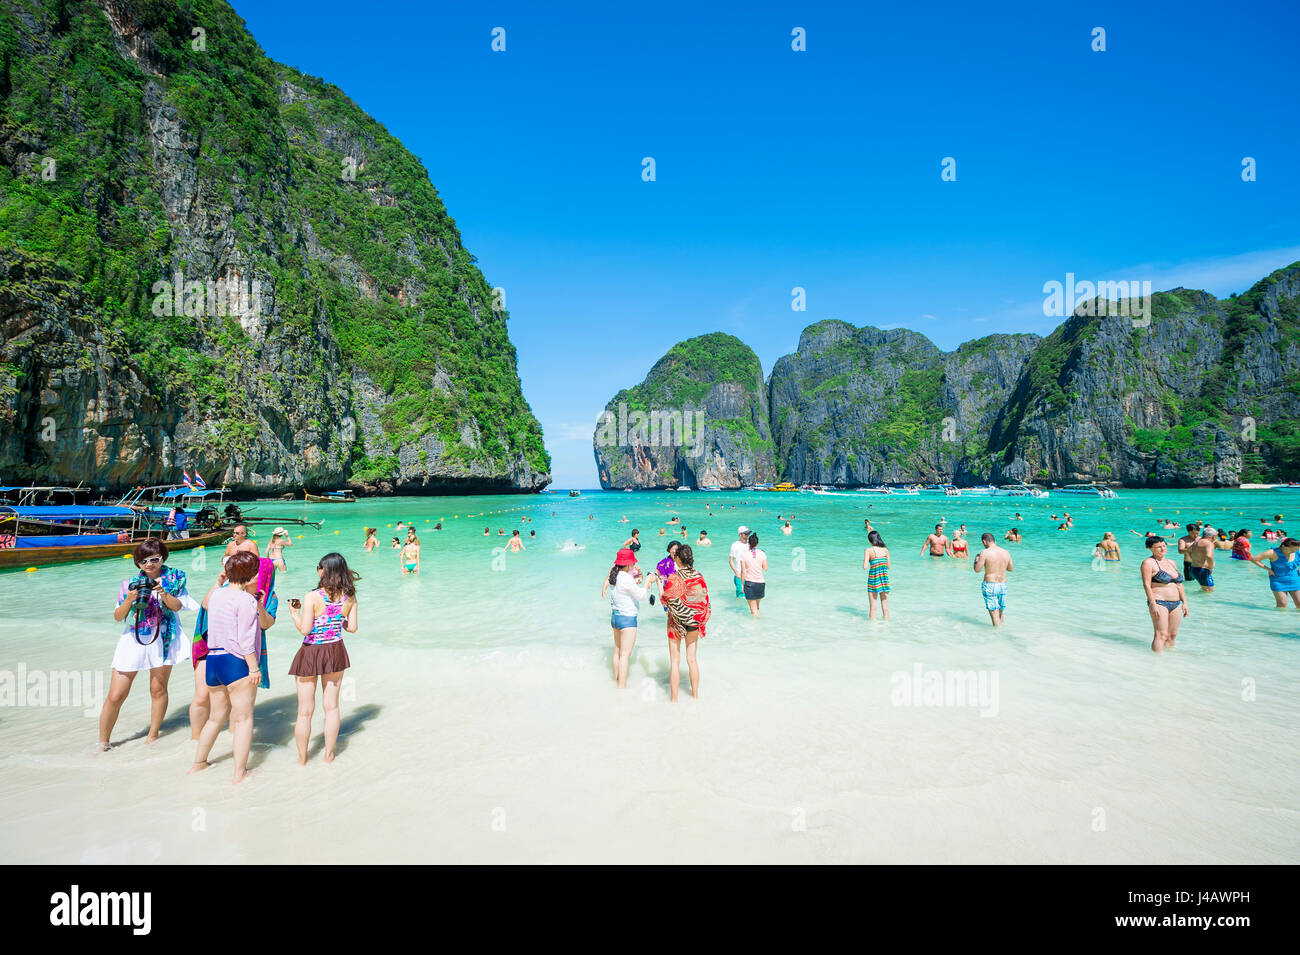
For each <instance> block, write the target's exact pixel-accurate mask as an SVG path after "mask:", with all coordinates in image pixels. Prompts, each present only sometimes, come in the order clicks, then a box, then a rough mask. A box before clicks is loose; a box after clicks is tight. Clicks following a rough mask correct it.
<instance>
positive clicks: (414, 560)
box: [402, 533, 420, 577]
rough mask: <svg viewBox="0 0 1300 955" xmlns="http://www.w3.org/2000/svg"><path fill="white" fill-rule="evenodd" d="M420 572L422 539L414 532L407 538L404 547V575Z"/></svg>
mask: <svg viewBox="0 0 1300 955" xmlns="http://www.w3.org/2000/svg"><path fill="white" fill-rule="evenodd" d="M419 572H420V539H419V538H418V537H416V536H415V534H414V533H412V534H410V535H409V536H408V537H407V538H406V544H405V545H403V547H402V576H403V577H405V576H406V575H407V574H418V573H419Z"/></svg>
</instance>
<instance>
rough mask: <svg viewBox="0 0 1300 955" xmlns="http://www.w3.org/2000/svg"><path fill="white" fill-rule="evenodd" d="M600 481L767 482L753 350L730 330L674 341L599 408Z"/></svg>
mask: <svg viewBox="0 0 1300 955" xmlns="http://www.w3.org/2000/svg"><path fill="white" fill-rule="evenodd" d="M593 444H594V447H595V454H596V467H597V470H598V471H599V475H600V484H601V487H606V488H629V487H630V488H675V487H679V486H686V487H707V486H709V485H717V486H719V487H722V488H737V487H741V486H742V485H745V484H755V483H759V482H764V481H772V480H774V479H775V476H776V469H775V466H774V464H773V460H772V433H771V430H770V428H769V426H768V411H767V389H766V388H765V387H764V385H763V369H762V367H761V366H760V365H759V361H758V356H757V355H755V354H754V352H753V351H752V350H750V349H749V348H748V347H747V346H746V345H745V344H744V343H742V342H741V341H740V340H739V339H737V338H734V337H733V336H731V335H724V334H721V333H715V334H711V335H703V336H700V337H699V338H692V339H690V340H688V341H684V342H681V343H679V344H677V345H674V346H673V347H672V348H671V349H670V350H669V351H668V353H667V354H666V355H664V357H663V358H661V359H659V361H657V362H655V365H654V367H653V368H651V369H650V373H649V374H648V375H647V376H646V378H645V380H644V381H643V382H641V384H639V385H637V386H636V387H635V388H632V389H625V390H623V391H620V392H619V393H618V394H617V395H615V396H614V398H613V399H612V400H611V401H610V402H609V404H607V405H606V406H605V412H604V414H603V415H602V416H601V421H600V422H598V424H597V426H596V432H595V435H594V437H593Z"/></svg>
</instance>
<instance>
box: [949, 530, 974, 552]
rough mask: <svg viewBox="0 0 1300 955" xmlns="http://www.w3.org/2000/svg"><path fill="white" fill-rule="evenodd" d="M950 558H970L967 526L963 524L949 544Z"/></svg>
mask: <svg viewBox="0 0 1300 955" xmlns="http://www.w3.org/2000/svg"><path fill="white" fill-rule="evenodd" d="M948 556H949V557H959V558H961V559H963V560H964V559H965V558H967V557H969V556H970V553H969V551H968V549H967V544H966V525H965V524H963V525H961V527H959V528H957V530H955V531H953V532H952V540H951V541H949V542H948Z"/></svg>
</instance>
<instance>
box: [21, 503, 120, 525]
mask: <svg viewBox="0 0 1300 955" xmlns="http://www.w3.org/2000/svg"><path fill="white" fill-rule="evenodd" d="M7 515H13V516H15V517H26V518H29V519H31V520H34V521H96V520H99V519H100V518H103V517H133V516H134V515H135V511H133V510H131V509H130V508H129V507H110V506H103V505H101V506H94V505H90V504H87V505H67V506H65V507H57V506H54V505H51V506H49V507H10V506H8V505H4V506H0V516H7Z"/></svg>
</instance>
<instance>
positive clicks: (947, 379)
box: [769, 321, 1039, 485]
mask: <svg viewBox="0 0 1300 955" xmlns="http://www.w3.org/2000/svg"><path fill="white" fill-rule="evenodd" d="M1038 342H1039V338H1038V336H1036V335H990V336H988V337H987V338H981V339H979V340H977V341H973V342H967V343H966V344H964V345H962V346H961V347H960V348H959V349H957V351H955V352H943V351H940V350H939V349H938V348H937V347H936V346H935V345H934V343H932V342H931V341H930V340H929V339H928V338H926V337H925V336H924V335H920V334H918V333H916V332H913V331H908V330H906V329H892V330H889V331H881V330H880V329H877V328H872V327H870V326H868V327H865V328H854V327H853V326H852V325H849V324H848V323H847V322H840V321H826V322H819V323H818V324H816V325H812V326H809V327H808V328H806V329H805V330H804V332H803V334H802V335H801V336H800V338H799V348H798V350H797V351H796V352H795V353H794V354H793V355H786V356H785V357H783V358H781V359H780V360H778V361H777V363H776V365H775V367H774V368H773V369H772V377H771V380H770V382H769V405H770V408H771V415H772V422H773V433H774V435H775V439H776V445H777V458H778V460H779V461H780V463H781V472H782V476H783V477H784V478H785V479H786V480H788V481H793V482H794V483H796V484H802V483H812V484H840V485H860V484H890V483H902V482H910V481H922V482H953V481H955V482H958V483H965V482H968V481H969V480H970V479H972V478H977V477H978V476H979V475H981V473H983V472H986V471H987V454H986V452H987V449H986V447H985V440H984V435H986V434H987V431H988V427H989V425H990V424H991V423H992V421H993V419H994V417H995V416H996V415H997V412H998V411H999V410H1000V408H1001V406H1002V403H1003V401H1005V399H1006V396H1007V394H1008V393H1009V392H1010V390H1011V388H1012V386H1013V385H1014V384H1015V382H1016V380H1017V378H1018V376H1019V374H1020V371H1021V369H1022V367H1023V366H1024V364H1025V361H1026V359H1027V358H1028V356H1029V354H1030V353H1031V352H1032V351H1033V349H1034V347H1035V346H1036V345H1037V344H1038Z"/></svg>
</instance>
